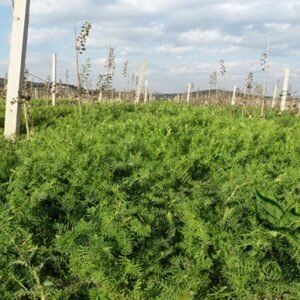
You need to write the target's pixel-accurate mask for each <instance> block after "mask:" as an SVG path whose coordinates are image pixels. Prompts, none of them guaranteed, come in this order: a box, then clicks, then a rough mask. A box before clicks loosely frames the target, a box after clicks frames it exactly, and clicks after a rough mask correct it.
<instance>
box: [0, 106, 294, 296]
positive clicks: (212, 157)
mask: <svg viewBox="0 0 300 300" xmlns="http://www.w3.org/2000/svg"><path fill="white" fill-rule="evenodd" d="M32 119H33V122H34V124H35V125H34V129H33V132H32V140H31V141H30V142H28V141H25V140H20V141H18V142H17V143H15V144H7V143H6V142H4V141H3V140H0V149H1V150H0V151H1V155H0V170H1V172H0V206H1V207H0V220H1V221H0V291H1V299H18V298H20V299H275V298H276V299H300V255H299V250H300V218H299V216H300V143H299V141H300V120H299V118H296V117H293V116H290V115H283V116H275V115H274V116H272V115H269V116H268V118H267V119H259V118H252V119H248V118H244V117H242V116H241V113H240V112H239V111H237V112H232V111H231V109H224V108H223V109H221V108H201V107H187V106H181V105H175V104H170V103H163V104H158V103H156V104H151V105H147V106H133V105H121V104H113V105H111V104H107V105H99V106H87V107H84V108H83V111H82V114H81V116H80V115H79V114H78V112H77V111H76V110H74V108H72V107H67V106H62V107H58V108H56V109H55V110H53V109H52V108H43V107H42V106H38V107H36V108H34V107H33V111H32Z"/></svg>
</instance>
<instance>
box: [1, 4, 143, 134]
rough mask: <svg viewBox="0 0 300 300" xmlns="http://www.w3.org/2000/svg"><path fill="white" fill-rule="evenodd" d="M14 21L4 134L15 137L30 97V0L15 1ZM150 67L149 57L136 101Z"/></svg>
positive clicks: (54, 97) (52, 92)
mask: <svg viewBox="0 0 300 300" xmlns="http://www.w3.org/2000/svg"><path fill="white" fill-rule="evenodd" d="M13 4H14V5H13V22H12V34H11V45H10V57H9V69H8V78H7V79H8V83H7V92H6V111H5V125H4V135H5V137H6V138H9V139H11V138H12V139H13V138H15V137H16V136H17V135H18V134H19V131H20V120H21V107H22V104H23V103H25V102H26V101H28V97H27V98H26V95H25V93H24V89H23V86H24V71H25V60H26V50H27V36H28V25H29V11H30V0H19V1H14V2H13ZM56 68H57V57H56V54H53V56H52V89H51V94H52V105H53V106H55V104H56V92H57V91H56V82H57V71H56ZM146 69H147V61H144V63H143V65H142V68H141V73H140V78H139V84H138V89H137V93H136V98H135V103H138V102H140V96H141V92H142V86H143V82H144V77H145V72H146ZM147 94H148V83H147V84H146V91H145V93H144V102H147Z"/></svg>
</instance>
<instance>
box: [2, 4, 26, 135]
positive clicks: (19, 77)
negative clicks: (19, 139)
mask: <svg viewBox="0 0 300 300" xmlns="http://www.w3.org/2000/svg"><path fill="white" fill-rule="evenodd" d="M29 10H30V0H21V1H16V3H14V9H13V23H12V33H11V45H10V58H9V69H8V83H7V93H6V111H5V125H4V135H5V137H6V138H7V139H14V138H15V137H16V136H17V135H18V134H19V133H20V120H21V100H22V99H21V98H22V89H23V81H24V69H25V59H26V48H27V35H28V23H29Z"/></svg>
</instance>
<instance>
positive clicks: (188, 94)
mask: <svg viewBox="0 0 300 300" xmlns="http://www.w3.org/2000/svg"><path fill="white" fill-rule="evenodd" d="M191 88H192V84H191V83H190V82H189V84H188V90H187V95H186V102H187V104H189V103H190V99H191Z"/></svg>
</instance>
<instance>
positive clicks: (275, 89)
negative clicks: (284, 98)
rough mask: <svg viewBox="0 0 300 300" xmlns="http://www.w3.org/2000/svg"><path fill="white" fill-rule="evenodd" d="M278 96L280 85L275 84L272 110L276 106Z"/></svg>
mask: <svg viewBox="0 0 300 300" xmlns="http://www.w3.org/2000/svg"><path fill="white" fill-rule="evenodd" d="M277 96H278V83H276V84H275V87H274V92H273V99H272V108H274V107H275V106H276V102H277Z"/></svg>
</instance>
